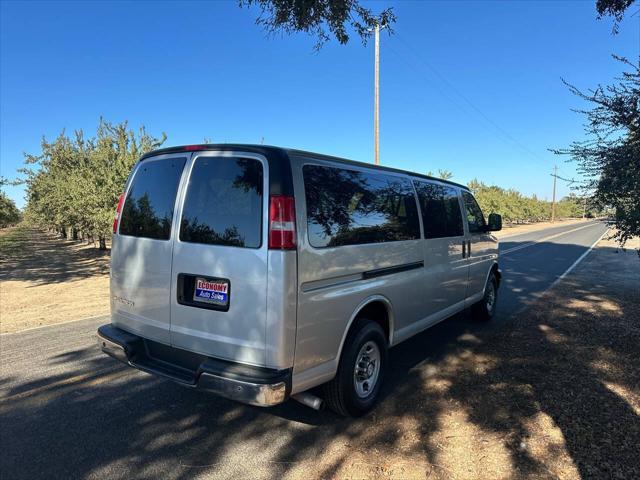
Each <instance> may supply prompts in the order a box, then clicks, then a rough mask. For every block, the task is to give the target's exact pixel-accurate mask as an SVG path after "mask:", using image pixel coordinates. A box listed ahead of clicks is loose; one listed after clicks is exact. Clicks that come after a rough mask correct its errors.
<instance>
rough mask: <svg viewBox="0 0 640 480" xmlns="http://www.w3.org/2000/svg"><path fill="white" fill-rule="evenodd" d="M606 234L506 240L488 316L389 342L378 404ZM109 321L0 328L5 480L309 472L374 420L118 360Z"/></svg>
mask: <svg viewBox="0 0 640 480" xmlns="http://www.w3.org/2000/svg"><path fill="white" fill-rule="evenodd" d="M605 230H606V227H605V226H604V224H602V223H600V222H590V223H587V224H581V225H572V226H559V227H553V228H549V229H546V230H542V231H537V232H531V233H524V234H521V235H517V236H511V237H507V238H504V239H503V240H502V242H501V247H500V249H501V252H502V258H501V266H502V269H503V278H504V281H503V284H502V286H501V290H500V296H499V307H498V308H499V313H498V316H497V318H496V319H495V320H494V321H493V322H492V323H490V324H475V323H473V322H471V321H470V320H469V318H468V315H467V314H460V315H457V316H456V317H454V318H452V319H450V320H447V321H446V322H443V323H441V324H440V325H438V326H436V327H434V328H432V329H430V330H428V331H427V332H424V333H422V334H420V335H418V336H416V337H414V338H413V339H411V340H409V341H407V342H405V343H403V344H402V345H400V346H398V347H396V348H394V349H393V350H392V352H391V357H390V376H389V381H387V383H386V384H385V388H384V390H383V401H384V402H410V401H411V400H410V399H408V398H406V394H400V393H398V391H402V388H398V387H402V383H403V379H406V378H407V375H408V372H409V371H410V370H411V371H414V370H416V369H417V370H420V369H424V368H428V365H434V364H435V365H437V362H438V359H439V358H441V357H442V356H443V355H445V354H446V352H447V349H450V348H452V345H454V344H455V343H456V342H458V341H459V339H460V337H461V335H464V334H465V333H469V332H471V333H473V334H477V335H487V334H488V333H487V332H490V331H491V330H492V329H497V328H503V327H504V326H505V325H506V324H507V323H508V322H510V321H512V319H513V318H514V317H515V316H517V313H518V312H519V311H521V310H522V309H523V308H524V307H526V304H527V302H529V301H531V300H532V299H534V298H535V297H536V296H538V295H540V294H541V293H542V292H544V291H545V290H546V289H547V288H548V287H549V286H550V285H551V284H552V283H553V282H554V281H556V279H558V277H560V276H561V275H562V274H563V273H564V272H565V271H566V270H567V269H568V268H569V267H570V266H571V265H572V264H573V263H574V262H575V261H576V260H577V259H578V258H579V257H580V256H581V255H582V254H583V253H584V252H586V251H587V250H588V248H589V247H590V246H591V245H592V244H593V243H594V242H595V241H596V240H597V239H598V238H599V237H600V236H601V235H602V234H603V233H604V232H605ZM10 314H11V313H10V312H4V313H3V315H10ZM107 321H108V318H107V317H102V318H94V319H88V320H82V321H78V322H72V323H67V324H63V325H57V326H51V327H44V328H38V329H34V330H30V331H25V332H22V333H16V334H9V335H2V336H0V362H1V363H0V365H1V368H2V370H1V377H0V476H1V477H2V478H3V479H4V478H6V479H19V478H101V479H102V478H194V477H212V476H213V477H220V478H229V477H236V478H237V477H244V478H252V479H255V478H273V477H280V476H281V475H282V474H283V473H285V472H286V471H288V470H289V469H290V468H292V466H298V467H300V466H304V465H305V462H306V463H307V464H308V465H309V466H310V468H311V469H313V466H314V462H316V461H317V459H320V458H323V453H324V447H325V446H326V445H327V444H328V441H329V440H328V439H335V438H336V437H338V436H343V437H344V438H345V442H346V443H345V444H348V443H349V442H357V438H358V437H357V435H356V432H363V431H366V428H367V422H374V421H377V420H375V413H374V417H373V420H372V417H365V418H364V419H358V420H352V419H342V418H339V417H337V416H335V415H333V414H332V413H330V412H326V411H325V412H315V411H313V410H311V409H309V408H307V407H304V406H302V405H300V404H298V403H296V402H295V401H289V402H287V403H285V404H283V405H280V406H278V407H275V408H271V409H260V408H255V407H249V406H244V405H240V404H236V403H234V402H231V401H228V400H225V399H222V398H218V397H215V396H212V395H207V394H204V393H199V392H193V391H190V390H187V389H185V388H182V387H180V386H178V385H175V384H173V383H172V382H169V381H165V380H161V379H158V378H155V377H152V376H150V375H146V374H143V373H141V372H138V371H135V370H133V369H129V368H127V367H124V366H120V364H118V363H116V362H115V361H114V360H112V359H111V358H108V357H106V356H104V355H102V354H101V353H99V352H98V350H97V347H96V346H95V337H94V335H95V330H96V328H97V327H98V326H99V325H101V324H102V323H106V322H107ZM407 408H411V405H410V403H408V404H407ZM303 471H304V468H303ZM313 472H314V471H313V470H309V473H313Z"/></svg>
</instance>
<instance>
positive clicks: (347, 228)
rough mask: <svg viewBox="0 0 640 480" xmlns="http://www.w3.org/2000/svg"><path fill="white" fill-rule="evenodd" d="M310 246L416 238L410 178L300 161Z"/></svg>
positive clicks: (335, 245)
mask: <svg viewBox="0 0 640 480" xmlns="http://www.w3.org/2000/svg"><path fill="white" fill-rule="evenodd" d="M302 171H303V177H304V188H305V194H306V205H307V230H308V235H309V242H310V243H311V245H312V246H314V247H317V248H321V247H337V246H341V245H358V244H366V243H379V242H394V241H400V240H412V239H417V238H420V223H419V220H418V208H417V205H416V202H415V196H414V193H413V188H412V186H411V181H410V180H409V179H407V178H402V177H397V176H393V175H387V174H384V173H377V172H361V171H356V170H347V169H344V168H335V167H324V166H319V165H305V166H304V167H303V170H302Z"/></svg>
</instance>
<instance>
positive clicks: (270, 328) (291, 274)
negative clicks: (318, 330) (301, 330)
mask: <svg viewBox="0 0 640 480" xmlns="http://www.w3.org/2000/svg"><path fill="white" fill-rule="evenodd" d="M296 257H297V252H295V251H283V250H269V253H268V260H267V265H268V271H267V318H266V334H265V335H266V353H265V355H266V359H265V363H266V366H267V367H269V368H277V369H284V368H291V367H293V359H294V354H295V346H296V326H297V323H296V318H297V311H296V310H297V308H296V307H297V285H298V281H297V275H298V270H297V266H298V265H297V259H296Z"/></svg>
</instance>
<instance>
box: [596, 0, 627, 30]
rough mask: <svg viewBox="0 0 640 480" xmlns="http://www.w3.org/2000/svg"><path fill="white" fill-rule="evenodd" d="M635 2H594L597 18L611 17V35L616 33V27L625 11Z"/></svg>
mask: <svg viewBox="0 0 640 480" xmlns="http://www.w3.org/2000/svg"><path fill="white" fill-rule="evenodd" d="M633 2H635V0H596V10H597V11H598V18H602V17H605V16H609V17H613V19H614V24H613V33H617V32H618V25H619V24H620V22H621V21H622V19H623V18H624V14H625V12H626V11H627V9H628V8H629V7H630V6H631V5H632V4H633Z"/></svg>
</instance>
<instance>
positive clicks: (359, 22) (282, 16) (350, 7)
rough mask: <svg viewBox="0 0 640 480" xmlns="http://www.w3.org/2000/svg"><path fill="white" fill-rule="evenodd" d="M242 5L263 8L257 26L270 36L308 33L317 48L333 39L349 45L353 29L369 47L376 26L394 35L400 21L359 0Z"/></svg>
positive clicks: (245, 0)
mask: <svg viewBox="0 0 640 480" xmlns="http://www.w3.org/2000/svg"><path fill="white" fill-rule="evenodd" d="M239 3H240V6H242V7H250V6H254V5H256V6H258V7H259V8H260V10H261V13H260V16H259V17H258V19H257V20H256V23H257V24H258V25H261V26H262V27H264V28H265V30H266V31H267V32H268V33H272V34H273V33H277V32H283V33H287V34H290V33H294V32H306V33H308V34H309V35H311V36H314V37H315V38H316V49H319V48H321V47H322V45H324V44H325V43H326V42H327V41H328V40H330V39H331V37H332V36H333V37H335V38H336V40H338V42H340V43H341V44H345V43H347V42H348V41H349V39H350V33H349V32H350V30H353V31H355V33H356V34H357V35H358V36H359V37H360V39H361V40H362V42H363V43H365V44H366V42H367V40H368V39H369V38H370V37H371V34H372V29H373V27H374V26H375V25H376V24H378V25H381V26H385V27H386V28H387V31H388V32H389V33H391V31H392V30H391V28H392V25H393V24H394V23H395V21H396V16H395V14H394V13H393V9H392V8H387V9H385V10H382V11H381V12H380V13H379V14H377V15H375V14H374V13H373V11H372V10H371V9H370V8H365V7H363V6H362V5H361V4H360V2H359V1H358V0H239Z"/></svg>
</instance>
